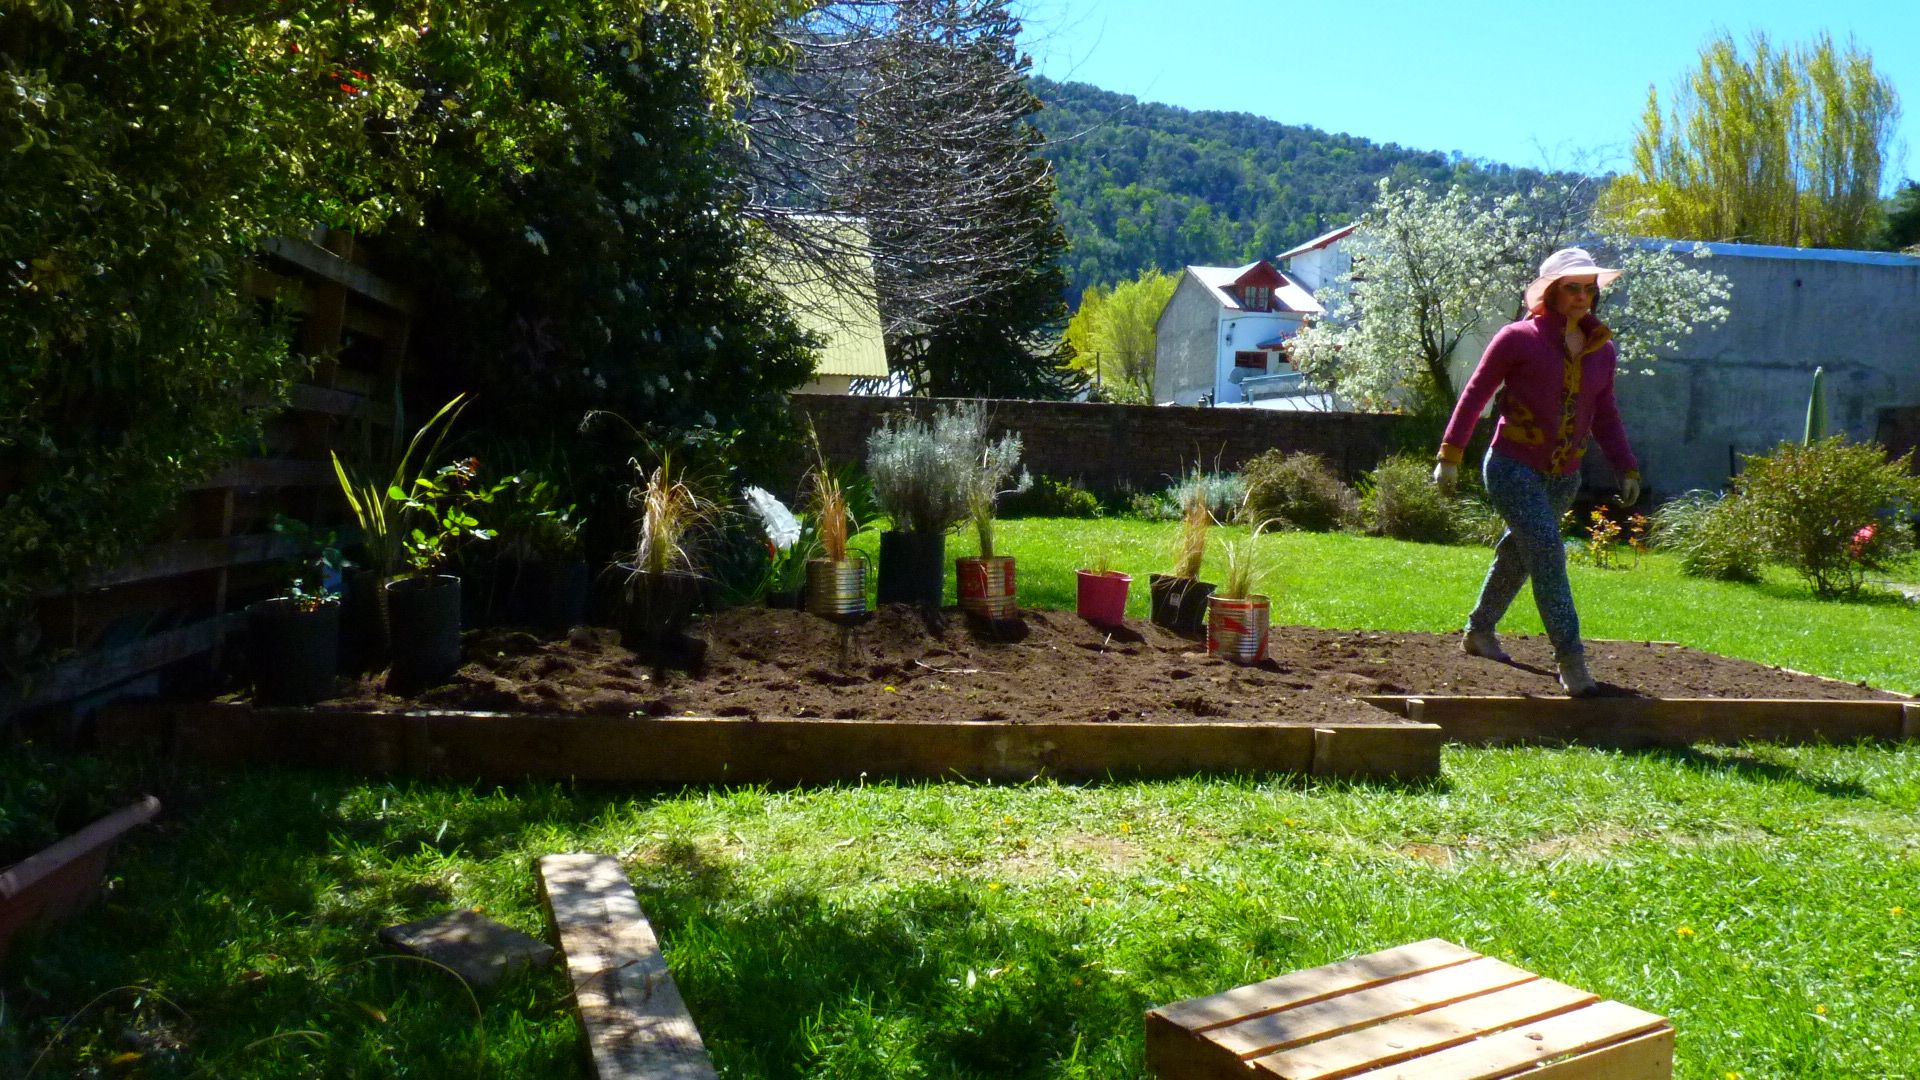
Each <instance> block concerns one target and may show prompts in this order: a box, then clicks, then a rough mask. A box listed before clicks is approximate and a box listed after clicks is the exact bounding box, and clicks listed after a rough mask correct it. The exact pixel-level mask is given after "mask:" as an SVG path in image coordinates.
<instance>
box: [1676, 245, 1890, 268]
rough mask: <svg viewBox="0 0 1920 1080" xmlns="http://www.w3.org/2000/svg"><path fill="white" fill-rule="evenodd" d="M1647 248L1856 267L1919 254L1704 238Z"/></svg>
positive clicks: (1876, 264)
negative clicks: (1802, 260) (1840, 264)
mask: <svg viewBox="0 0 1920 1080" xmlns="http://www.w3.org/2000/svg"><path fill="white" fill-rule="evenodd" d="M1640 243H1641V244H1642V245H1643V246H1645V247H1648V248H1667V247H1670V248H1672V249H1674V250H1675V251H1678V252H1679V253H1680V254H1682V255H1684V254H1686V253H1687V252H1689V251H1692V250H1693V249H1694V248H1696V247H1700V248H1705V249H1707V250H1708V251H1711V252H1712V253H1714V254H1715V255H1725V256H1727V257H1729V258H1736V259H1806V260H1810V261H1813V262H1837V263H1854V264H1857V265H1860V266H1920V256H1916V255H1902V254H1900V253H1899V252H1897V251H1849V250H1845V249H1840V248H1797V247H1784V246H1781V245H1776V244H1727V243H1720V242H1717V241H1708V240H1657V239H1648V240H1642V241H1640Z"/></svg>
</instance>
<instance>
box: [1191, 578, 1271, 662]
mask: <svg viewBox="0 0 1920 1080" xmlns="http://www.w3.org/2000/svg"><path fill="white" fill-rule="evenodd" d="M1272 614H1273V612H1272V607H1271V605H1269V604H1268V602H1267V598H1266V597H1264V596H1261V595H1260V594H1258V593H1255V594H1254V595H1252V596H1247V597H1236V598H1233V599H1228V598H1227V597H1223V596H1210V597H1208V598H1207V655H1209V656H1217V657H1219V658H1220V659H1222V660H1227V661H1230V662H1232V663H1235V664H1257V663H1259V662H1260V661H1262V660H1265V659H1266V658H1267V627H1268V624H1269V623H1270V621H1271V619H1272Z"/></svg>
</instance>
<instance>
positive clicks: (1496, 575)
mask: <svg viewBox="0 0 1920 1080" xmlns="http://www.w3.org/2000/svg"><path fill="white" fill-rule="evenodd" d="M1482 475H1484V476H1485V478H1486V481H1487V498H1488V500H1489V501H1490V502H1492V503H1493V508H1494V509H1495V510H1498V511H1499V512H1500V516H1501V517H1502V518H1505V519H1506V522H1507V531H1506V534H1505V535H1504V536H1502V537H1500V543H1498V544H1497V545H1495V546H1494V549H1493V567H1492V568H1491V569H1489V570H1488V571H1487V580H1486V582H1485V584H1483V585H1481V586H1480V602H1479V603H1478V604H1475V605H1474V608H1473V614H1472V615H1469V616H1467V629H1469V630H1486V631H1491V630H1492V629H1493V628H1494V627H1495V626H1496V625H1498V624H1499V622H1500V617H1501V616H1503V615H1505V614H1506V613H1507V608H1508V607H1509V606H1510V605H1511V604H1512V603H1513V598H1514V597H1515V596H1518V595H1519V594H1520V586H1521V585H1523V584H1525V583H1526V582H1527V579H1529V578H1531V579H1533V602H1534V604H1535V605H1537V606H1538V607H1539V608H1540V621H1541V622H1542V623H1543V624H1545V625H1546V628H1547V638H1548V640H1550V641H1552V642H1553V651H1554V655H1556V656H1565V655H1569V654H1573V653H1579V652H1581V651H1582V649H1583V647H1582V646H1581V644H1580V614H1579V612H1576V611H1575V610H1574V609H1573V588H1572V587H1571V586H1570V585H1569V584H1568V583H1567V548H1566V543H1565V542H1564V541H1563V540H1561V539H1560V519H1561V518H1563V517H1565V516H1566V513H1567V508H1568V507H1570V506H1572V505H1573V497H1574V496H1575V495H1578V494H1579V493H1580V474H1579V472H1577V471H1576V472H1572V473H1568V474H1566V475H1564V476H1548V475H1547V474H1545V473H1543V472H1540V471H1539V470H1538V469H1535V468H1533V467H1531V466H1528V465H1522V464H1521V463H1519V462H1517V461H1515V460H1513V459H1512V458H1508V457H1502V456H1500V455H1498V454H1495V453H1494V452H1492V451H1491V450H1489V451H1488V452H1487V459H1486V463H1485V464H1484V466H1483V474H1482Z"/></svg>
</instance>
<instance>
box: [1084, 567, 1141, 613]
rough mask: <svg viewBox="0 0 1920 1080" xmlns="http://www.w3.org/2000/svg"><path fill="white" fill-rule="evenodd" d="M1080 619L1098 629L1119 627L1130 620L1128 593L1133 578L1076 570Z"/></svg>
mask: <svg viewBox="0 0 1920 1080" xmlns="http://www.w3.org/2000/svg"><path fill="white" fill-rule="evenodd" d="M1074 575H1075V577H1077V578H1078V579H1079V586H1080V604H1079V611H1080V617H1081V618H1083V619H1085V620H1087V621H1088V622H1090V623H1093V624H1094V625H1095V626H1118V625H1120V624H1121V623H1122V622H1124V621H1125V620H1126V617H1127V589H1128V588H1130V587H1131V586H1132V585H1133V577H1132V576H1131V575H1129V574H1122V573H1120V572H1119V571H1117V570H1107V571H1104V572H1103V571H1099V570H1076V571H1074Z"/></svg>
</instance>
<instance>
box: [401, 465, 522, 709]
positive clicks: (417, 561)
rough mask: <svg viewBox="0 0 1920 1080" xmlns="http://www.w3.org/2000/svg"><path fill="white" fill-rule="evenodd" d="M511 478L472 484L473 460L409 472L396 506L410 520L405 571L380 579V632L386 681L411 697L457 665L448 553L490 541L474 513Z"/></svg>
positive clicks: (456, 598) (455, 604)
mask: <svg viewBox="0 0 1920 1080" xmlns="http://www.w3.org/2000/svg"><path fill="white" fill-rule="evenodd" d="M510 483H511V480H502V481H500V482H499V483H497V484H494V485H486V484H483V483H481V482H480V459H478V458H466V459H463V460H460V461H455V462H453V463H452V464H449V465H444V466H442V467H441V468H440V469H439V470H437V471H436V472H435V473H434V474H433V475H432V476H416V477H414V479H413V491H412V494H411V495H409V496H408V498H407V500H406V502H405V503H403V504H402V505H401V509H402V514H403V518H404V519H405V520H406V521H408V522H410V523H412V527H411V528H409V529H408V530H407V533H406V536H405V537H404V538H403V539H402V541H401V548H402V551H403V553H404V554H405V558H406V565H407V570H408V572H407V573H406V574H405V575H403V576H401V577H397V578H394V579H393V580H391V581H389V582H387V585H386V592H387V630H388V633H389V635H390V637H391V641H390V643H389V646H388V647H389V649H390V650H391V659H392V664H391V666H390V667H389V668H388V670H387V685H388V686H389V687H391V688H392V689H393V690H395V691H396V692H398V693H403V694H411V693H416V692H418V691H420V690H423V689H425V688H427V687H429V686H434V685H436V684H439V683H442V682H445V681H446V680H447V679H449V678H451V677H452V676H453V673H454V672H455V671H457V670H459V668H460V577H459V575H457V574H451V573H448V572H447V571H448V569H449V564H450V562H451V560H452V557H453V554H454V552H455V551H456V550H457V549H458V548H459V547H460V546H461V545H462V544H465V543H467V542H468V541H471V540H491V539H493V536H494V531H493V530H492V529H489V528H485V527H483V526H482V525H481V523H480V519H479V517H478V516H476V514H475V511H477V510H478V509H479V508H481V507H483V506H486V505H487V504H489V503H491V502H493V500H494V499H495V498H497V497H498V496H499V494H500V492H501V491H502V490H503V489H504V488H505V487H506V486H507V485H508V484H510Z"/></svg>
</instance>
